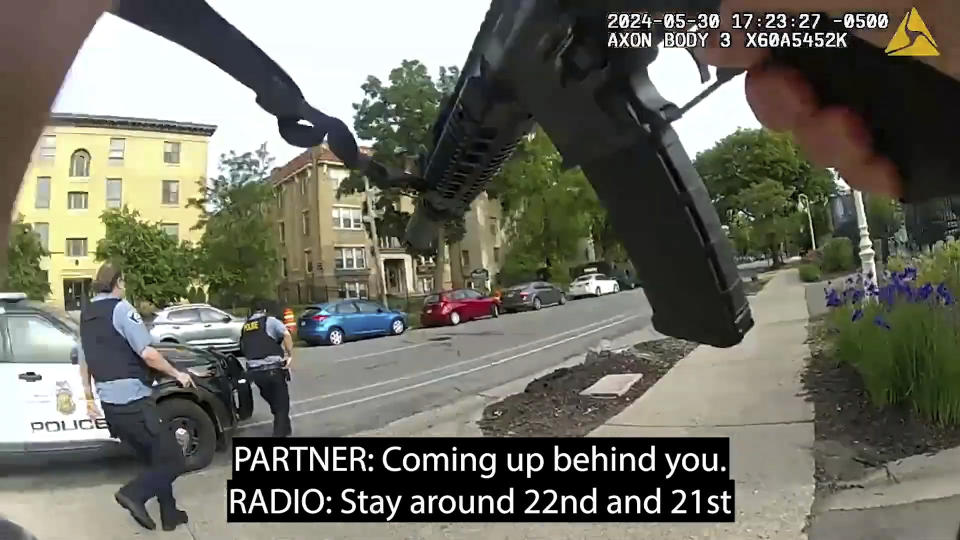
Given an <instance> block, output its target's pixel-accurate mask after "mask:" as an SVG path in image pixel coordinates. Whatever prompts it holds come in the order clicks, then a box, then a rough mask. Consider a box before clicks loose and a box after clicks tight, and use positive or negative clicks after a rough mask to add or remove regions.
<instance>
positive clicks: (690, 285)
mask: <svg viewBox="0 0 960 540" xmlns="http://www.w3.org/2000/svg"><path fill="white" fill-rule="evenodd" d="M718 10H719V0H632V1H629V0H591V1H590V2H583V1H582V0H580V1H578V0H493V2H492V5H491V7H490V10H489V11H488V12H487V15H486V17H485V19H484V21H483V23H482V24H481V27H480V31H479V33H478V35H477V38H476V40H475V42H474V45H473V48H472V50H471V51H470V54H469V56H468V57H467V61H466V63H465V65H464V68H463V70H462V72H461V75H460V79H459V81H458V83H457V86H456V88H455V90H454V93H453V95H452V96H451V98H450V99H449V100H448V101H447V102H446V104H445V105H444V108H443V110H442V111H441V114H440V116H439V118H438V120H437V123H436V125H435V126H434V130H433V132H434V138H435V144H434V146H433V149H432V151H431V152H430V153H429V154H428V155H422V156H420V167H419V168H420V170H419V171H418V174H411V173H408V172H405V171H400V170H396V169H392V168H390V167H387V166H384V165H382V164H379V163H377V162H376V161H374V160H372V159H371V158H370V157H369V156H366V155H365V154H363V153H361V152H359V151H358V148H357V143H356V140H355V138H354V137H353V135H352V134H351V133H350V131H349V130H348V129H347V127H346V125H344V123H343V122H341V121H340V120H338V119H336V118H333V117H330V116H327V115H325V114H323V113H321V112H320V111H318V110H316V109H314V108H313V107H312V106H310V105H309V104H308V103H307V101H306V99H305V98H304V96H303V93H302V92H301V91H300V89H299V88H298V87H297V85H296V83H294V82H293V80H292V79H291V78H290V77H289V76H288V75H287V74H286V73H285V72H284V71H283V70H282V69H281V68H280V67H279V66H278V65H277V64H276V63H274V62H273V61H272V60H271V59H270V58H269V57H268V56H267V55H266V54H265V53H264V52H263V51H262V50H260V49H259V48H258V47H257V46H256V45H254V44H253V43H251V42H250V41H249V40H248V39H247V38H246V37H245V36H244V35H243V34H242V33H240V32H239V31H238V30H237V29H236V28H234V27H233V26H232V25H231V24H230V23H228V22H227V21H226V20H224V19H223V18H222V17H220V16H219V15H218V14H217V13H216V12H215V11H214V10H213V9H212V8H210V6H209V5H207V4H206V3H205V2H204V1H203V0H166V1H164V2H158V1H142V0H116V2H115V4H114V7H113V9H112V12H113V13H114V14H115V15H117V16H119V17H121V18H123V19H126V20H128V21H130V22H132V23H134V24H136V25H138V26H141V27H143V28H145V29H147V30H150V31H152V32H154V33H156V34H158V35H160V36H162V37H165V38H167V39H169V40H171V41H173V42H176V43H178V44H180V45H181V46H183V47H186V48H187V49H189V50H191V51H193V52H194V53H196V54H198V55H200V56H202V57H204V58H206V59H207V60H209V61H210V62H212V63H213V64H215V65H217V66H218V67H220V68H221V69H222V70H223V71H225V72H226V73H228V74H229V75H231V76H232V77H234V78H235V79H237V80H238V81H239V82H241V83H242V84H244V85H245V86H247V87H248V88H250V89H252V90H253V91H254V92H255V93H256V95H257V103H258V104H259V105H260V106H261V107H262V108H263V109H264V110H266V111H267V112H269V113H270V114H272V115H274V116H275V117H276V118H277V123H278V128H279V131H280V134H281V136H282V137H283V138H284V139H285V140H286V141H287V142H288V143H290V144H292V145H294V146H299V147H303V148H311V147H313V146H315V145H319V144H320V143H322V142H323V141H324V140H325V139H326V140H327V141H328V144H329V146H330V149H331V151H332V152H333V153H334V154H336V155H337V157H339V158H340V159H341V160H343V162H344V164H345V165H346V166H347V167H349V168H351V169H355V170H359V171H362V172H363V173H364V174H366V175H367V176H368V178H369V179H370V180H371V182H373V183H374V184H375V185H377V186H379V187H381V188H390V187H403V188H413V189H415V190H416V191H417V192H418V193H419V195H418V201H417V209H416V211H415V213H414V214H413V215H412V216H411V218H410V222H409V224H408V228H407V233H406V241H407V242H408V243H409V244H410V245H412V246H414V247H418V248H424V247H428V246H430V245H431V244H432V242H433V240H434V238H435V237H436V234H435V231H436V227H437V225H438V224H439V223H442V222H444V221H446V220H448V219H451V218H454V217H458V216H461V215H463V214H464V213H465V212H466V211H467V210H468V208H469V206H470V203H471V202H472V201H473V200H474V199H475V198H476V197H477V195H479V194H480V192H481V191H483V190H484V189H485V188H486V187H487V185H488V183H489V182H490V180H491V179H492V178H493V176H494V175H495V174H496V173H497V172H498V170H499V169H500V167H501V166H502V165H503V163H504V162H505V161H506V160H507V159H509V158H510V156H511V154H512V153H513V151H514V149H515V148H516V146H517V144H518V143H519V141H520V140H521V139H522V138H523V136H524V135H526V134H528V133H530V132H531V131H532V129H533V127H534V125H535V124H539V125H540V126H541V127H542V128H543V130H544V131H545V132H546V133H547V135H548V136H549V137H550V139H551V140H552V141H553V143H554V144H555V145H556V147H557V149H558V150H559V151H560V153H561V154H562V156H563V158H564V163H565V165H566V166H568V167H574V166H579V167H581V169H582V170H583V172H584V173H585V175H586V177H587V179H588V180H589V181H590V183H591V184H592V185H593V187H594V189H595V191H596V192H597V195H598V197H599V198H600V200H601V201H602V203H603V204H604V206H605V207H606V209H607V211H608V213H609V217H610V219H611V221H612V223H613V225H614V229H615V230H616V231H617V233H618V234H619V237H620V238H621V240H622V242H623V244H624V246H625V247H626V249H627V252H628V254H629V255H630V258H631V259H632V260H633V262H634V266H635V267H636V270H637V274H638V276H639V277H640V279H641V280H642V282H643V283H644V290H645V293H646V296H647V298H648V300H649V301H650V304H651V306H652V308H653V313H654V314H653V325H654V328H656V329H657V330H658V331H659V332H661V333H663V334H666V335H669V336H674V337H678V338H684V339H688V340H691V341H696V342H699V343H704V344H708V345H712V346H716V347H730V346H733V345H736V344H737V343H739V342H740V341H741V340H742V339H743V336H744V335H745V334H746V332H748V331H749V330H750V328H752V326H753V324H754V321H753V318H752V315H751V312H750V306H749V304H748V302H747V299H746V296H745V294H744V291H743V284H742V283H741V281H740V278H739V275H738V272H737V267H736V265H735V263H734V258H733V249H732V246H731V243H730V241H729V240H728V239H727V237H726V234H725V233H724V231H723V229H722V228H721V225H720V221H719V219H718V216H717V214H716V211H715V210H714V208H713V206H712V204H711V199H710V195H709V194H708V193H707V191H706V189H705V187H704V185H703V181H702V180H701V179H700V177H699V175H698V174H697V172H696V170H695V169H694V168H693V165H692V164H691V162H690V158H689V157H688V156H687V154H686V152H685V151H684V149H683V147H682V146H681V144H680V142H679V140H678V138H677V135H676V133H675V132H674V130H673V128H672V127H671V126H670V124H671V122H673V121H675V120H677V119H679V118H680V117H681V116H682V115H683V113H684V112H686V111H687V110H688V109H689V108H690V107H692V106H693V105H695V104H696V103H697V102H699V101H700V100H701V99H703V97H705V96H706V95H707V94H709V93H710V92H711V91H713V90H715V89H716V88H717V87H719V86H720V85H722V84H723V83H724V82H726V81H728V80H729V79H731V78H733V77H734V76H736V75H737V74H739V73H741V71H740V70H725V69H719V70H717V80H716V81H715V82H714V83H713V84H712V85H710V86H709V87H708V88H706V89H705V90H704V92H703V93H701V95H699V96H698V97H697V98H695V99H694V100H693V101H692V102H690V103H688V104H687V105H684V106H683V107H678V106H676V105H674V104H673V103H670V102H669V101H667V100H665V99H664V98H663V97H661V96H660V94H659V93H658V92H657V90H656V88H655V87H654V85H653V83H652V82H651V80H650V78H649V74H648V70H647V68H648V66H649V65H650V64H651V63H652V62H653V61H654V60H655V59H656V57H657V53H658V48H657V45H658V44H659V43H660V42H661V41H662V39H663V35H664V30H663V29H662V27H660V26H654V27H653V28H652V29H651V31H652V32H653V34H654V39H653V46H652V47H648V48H633V49H618V48H610V47H608V46H607V40H608V38H609V30H608V29H607V21H606V18H607V17H606V15H607V13H614V12H620V13H624V12H638V11H640V12H650V13H656V12H665V11H669V12H671V13H686V14H695V13H718ZM692 16H693V15H689V16H688V17H691V18H692ZM821 20H822V21H824V22H823V24H822V25H821V26H820V27H819V28H817V29H816V30H817V31H843V28H840V27H839V26H838V25H837V24H836V23H834V22H831V19H830V18H829V17H827V16H825V15H824V16H823V17H821ZM849 41H850V44H849V47H848V48H846V49H774V50H772V51H771V52H772V59H771V61H772V62H774V63H780V64H783V65H788V66H792V67H794V68H797V69H799V70H800V71H802V72H803V73H804V74H805V75H806V76H807V77H808V78H809V79H810V81H811V82H812V83H813V86H814V88H815V89H816V91H817V93H818V95H819V98H820V99H821V101H822V102H823V103H828V104H838V105H845V106H848V107H850V108H852V109H853V110H855V111H857V112H859V113H860V114H862V115H863V116H864V118H866V120H867V122H868V125H870V126H871V129H872V135H873V137H874V144H875V146H876V147H877V149H878V150H879V151H880V152H881V153H883V154H885V155H887V156H888V157H889V158H891V159H892V160H893V162H894V163H895V164H896V165H897V167H898V169H899V171H900V173H901V175H902V176H903V178H904V179H905V181H906V194H905V196H904V198H903V200H904V202H918V201H921V200H925V199H929V198H932V197H937V196H944V195H948V194H952V193H960V189H958V186H960V183H958V182H957V180H956V179H957V178H958V177H960V176H958V175H960V152H957V151H956V149H955V148H954V146H955V142H954V141H953V139H952V138H951V137H950V134H951V133H952V132H953V130H954V129H955V127H956V126H957V125H960V107H958V106H957V105H956V104H957V102H958V101H957V100H958V98H960V82H958V81H956V80H954V79H952V78H950V77H948V76H946V75H943V74H941V73H940V72H939V71H937V70H935V69H933V68H931V67H929V66H927V65H925V64H923V63H920V62H918V61H916V60H914V59H912V58H909V57H889V56H886V55H885V54H884V53H883V51H881V50H880V49H877V48H875V47H873V46H871V45H869V44H867V43H866V42H864V41H861V40H859V39H857V38H850V40H849ZM697 67H698V69H699V71H700V76H701V81H702V82H707V81H708V80H709V78H710V73H709V71H708V70H707V68H706V67H705V66H703V65H701V64H700V63H699V62H697ZM305 123H309V124H310V125H305Z"/></svg>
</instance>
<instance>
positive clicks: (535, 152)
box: [493, 127, 602, 276]
mask: <svg viewBox="0 0 960 540" xmlns="http://www.w3.org/2000/svg"><path fill="white" fill-rule="evenodd" d="M562 163H563V159H562V157H561V156H560V153H559V152H558V151H557V149H556V147H555V146H554V145H553V143H552V142H551V141H550V138H549V137H548V136H547V134H546V133H545V132H544V131H543V130H542V129H540V128H539V127H538V128H537V130H536V131H535V132H534V136H533V137H532V138H530V139H528V140H525V141H523V142H522V143H521V145H520V147H519V148H518V149H517V151H516V153H515V154H514V155H513V157H512V158H511V159H510V160H509V161H508V162H507V163H506V164H505V165H504V167H503V169H502V170H501V172H500V174H498V175H497V176H496V177H495V178H494V180H493V184H494V189H495V190H496V192H497V194H498V195H497V196H498V198H499V200H500V203H501V206H502V208H503V211H504V214H505V215H508V216H510V218H509V219H508V220H507V221H506V228H507V233H508V235H509V237H510V239H511V240H510V256H509V258H508V261H507V264H506V265H505V268H504V271H505V275H528V274H530V273H532V272H535V271H536V270H538V269H540V268H543V267H551V268H553V270H554V271H553V272H552V273H555V274H558V275H564V276H565V272H564V268H565V266H566V265H567V264H569V263H570V262H571V261H572V260H573V259H575V258H577V246H578V243H579V241H580V240H581V239H583V238H585V237H587V236H589V235H590V233H591V227H592V226H593V224H594V223H595V222H596V221H597V215H598V213H599V212H601V211H602V208H601V207H600V205H599V202H598V201H597V196H596V194H595V193H594V191H593V188H592V187H591V185H590V183H589V182H588V181H587V179H586V177H585V176H584V174H583V172H582V171H581V170H580V169H579V168H575V169H568V170H563V167H562Z"/></svg>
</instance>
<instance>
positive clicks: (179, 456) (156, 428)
mask: <svg viewBox="0 0 960 540" xmlns="http://www.w3.org/2000/svg"><path fill="white" fill-rule="evenodd" d="M102 405H103V415H104V417H105V418H106V420H107V424H108V425H109V426H110V432H111V433H112V434H113V436H114V437H116V438H118V439H120V441H121V442H123V443H126V444H128V445H129V446H131V447H132V448H133V449H134V451H136V453H137V456H138V457H139V458H140V461H141V462H143V463H144V464H145V465H146V467H147V468H146V470H145V471H143V472H142V473H141V474H140V475H139V476H137V477H136V478H134V479H133V480H131V481H130V482H128V483H127V484H126V485H125V486H123V487H122V488H120V489H121V491H122V492H123V493H124V494H126V495H127V496H128V497H130V498H131V499H133V500H135V501H138V502H146V501H148V500H150V499H152V498H154V497H156V498H157V502H158V503H159V504H160V508H161V509H162V510H164V511H169V510H173V509H174V508H176V501H175V500H174V498H173V481H174V480H176V478H177V477H178V476H180V475H181V474H183V473H184V472H185V471H186V462H185V460H184V456H183V449H182V448H181V447H180V443H178V442H177V438H176V435H175V433H174V428H173V426H172V425H171V424H170V423H169V422H167V420H166V419H164V418H162V417H161V416H160V412H159V410H158V409H157V404H156V402H155V401H154V400H153V399H151V398H144V399H139V400H137V401H134V402H133V403H128V404H126V405H112V404H109V403H103V404H102Z"/></svg>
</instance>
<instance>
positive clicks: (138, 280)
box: [95, 206, 196, 307]
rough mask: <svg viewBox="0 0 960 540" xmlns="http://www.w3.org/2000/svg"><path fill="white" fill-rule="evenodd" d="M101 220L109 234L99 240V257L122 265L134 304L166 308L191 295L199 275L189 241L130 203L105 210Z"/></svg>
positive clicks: (128, 292)
mask: <svg viewBox="0 0 960 540" xmlns="http://www.w3.org/2000/svg"><path fill="white" fill-rule="evenodd" d="M100 221H102V222H103V224H104V226H105V235H104V238H103V239H102V240H100V242H98V243H97V249H96V252H95V256H96V260H97V261H107V260H109V261H113V262H116V263H119V264H120V265H121V267H122V268H123V271H124V280H125V282H126V284H127V291H126V292H127V297H128V298H129V299H130V300H131V302H132V303H135V302H141V301H145V302H149V303H151V304H153V305H154V306H157V307H165V306H167V305H169V304H173V303H176V302H178V301H180V299H182V298H185V297H187V294H188V291H189V290H190V288H191V286H192V285H193V280H194V279H195V278H196V272H195V265H194V252H193V249H192V246H191V245H190V243H189V242H182V243H179V242H178V241H177V240H176V239H175V238H174V237H173V236H171V235H169V234H167V232H166V231H164V230H163V227H162V225H161V224H160V222H157V223H149V222H147V221H145V220H141V219H140V212H138V211H137V210H130V209H129V208H127V207H126V206H124V207H123V208H121V209H111V210H107V211H105V212H104V213H103V214H101V216H100ZM134 305H136V304H134Z"/></svg>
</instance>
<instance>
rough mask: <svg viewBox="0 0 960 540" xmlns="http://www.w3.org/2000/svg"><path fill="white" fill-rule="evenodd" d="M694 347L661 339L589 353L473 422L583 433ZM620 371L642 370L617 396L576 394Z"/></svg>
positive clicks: (492, 428) (503, 428)
mask: <svg viewBox="0 0 960 540" xmlns="http://www.w3.org/2000/svg"><path fill="white" fill-rule="evenodd" d="M696 346H697V344H696V343H691V342H689V341H684V340H680V339H674V338H666V339H660V340H656V341H650V342H646V343H641V344H638V345H635V346H634V347H632V348H630V349H628V350H626V351H622V352H611V353H606V354H603V353H595V352H590V353H588V354H587V357H586V360H585V361H584V363H583V364H580V365H577V366H574V367H572V368H561V369H558V370H556V371H554V372H552V373H550V374H548V375H545V376H543V377H541V378H539V379H536V380H535V381H533V382H531V383H530V384H529V385H527V388H526V389H525V390H524V391H523V392H522V393H520V394H514V395H512V396H509V397H507V398H506V399H504V400H503V401H499V402H497V403H494V404H491V405H489V406H488V407H487V408H486V409H484V411H483V417H482V418H481V419H480V420H479V421H478V422H477V424H478V425H479V427H480V429H481V430H482V431H483V434H484V436H486V437H583V436H585V435H586V434H588V433H590V432H591V431H593V430H594V429H596V428H598V427H600V425H601V424H603V423H604V422H606V421H607V420H609V419H610V418H612V417H614V416H616V415H617V413H619V412H620V411H622V410H623V409H625V408H626V407H627V405H629V404H630V403H632V402H633V401H634V400H635V399H637V398H638V397H640V396H642V395H643V393H644V392H646V391H647V389H648V388H650V387H651V386H653V385H654V383H656V382H657V381H658V380H660V378H661V377H663V376H664V375H665V374H666V373H667V372H668V371H669V370H670V368H671V367H673V365H674V364H676V363H677V361H679V360H680V359H681V358H683V357H685V356H687V355H688V354H690V352H691V351H693V349H695V348H696ZM619 373H642V374H643V378H642V379H640V380H639V381H637V383H636V384H634V385H633V386H632V387H631V388H630V390H628V391H627V392H626V393H625V394H624V395H622V396H620V397H619V398H616V399H597V398H591V397H586V396H581V395H580V392H582V391H583V390H585V389H586V388H588V387H590V386H591V385H593V384H594V383H595V382H597V381H598V380H600V379H601V378H602V377H603V376H605V375H611V374H619Z"/></svg>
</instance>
